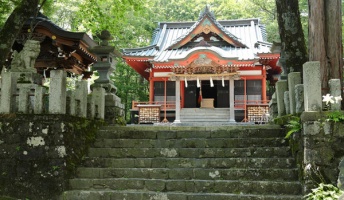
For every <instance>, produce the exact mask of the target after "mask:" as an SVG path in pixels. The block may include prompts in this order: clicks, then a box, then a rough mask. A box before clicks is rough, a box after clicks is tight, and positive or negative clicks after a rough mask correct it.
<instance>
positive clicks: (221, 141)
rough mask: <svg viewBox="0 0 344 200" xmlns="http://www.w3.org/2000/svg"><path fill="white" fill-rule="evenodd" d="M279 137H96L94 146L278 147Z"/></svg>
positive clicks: (281, 142)
mask: <svg viewBox="0 0 344 200" xmlns="http://www.w3.org/2000/svg"><path fill="white" fill-rule="evenodd" d="M286 145H287V143H286V142H285V140H284V139H281V138H212V139H209V138H183V139H97V140H96V142H95V143H94V147H111V148H208V147H210V148H248V147H280V146H286Z"/></svg>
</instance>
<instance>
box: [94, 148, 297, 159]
mask: <svg viewBox="0 0 344 200" xmlns="http://www.w3.org/2000/svg"><path fill="white" fill-rule="evenodd" d="M88 157H99V158H125V157H127V158H161V157H178V158H239V157H257V158H273V157H279V158H286V157H290V147H288V146H283V147H248V148H90V149H89V152H88Z"/></svg>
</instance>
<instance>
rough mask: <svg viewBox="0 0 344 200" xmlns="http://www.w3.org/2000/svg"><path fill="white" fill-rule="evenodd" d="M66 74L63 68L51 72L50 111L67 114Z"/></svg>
mask: <svg viewBox="0 0 344 200" xmlns="http://www.w3.org/2000/svg"><path fill="white" fill-rule="evenodd" d="M66 76H67V73H66V72H65V71H63V70H52V71H51V72H50V90H49V113H51V114H66Z"/></svg>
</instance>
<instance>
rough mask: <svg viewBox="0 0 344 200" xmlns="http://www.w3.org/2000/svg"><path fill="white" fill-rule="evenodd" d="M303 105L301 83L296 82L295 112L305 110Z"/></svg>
mask: <svg viewBox="0 0 344 200" xmlns="http://www.w3.org/2000/svg"><path fill="white" fill-rule="evenodd" d="M304 105H305V103H304V94H303V84H297V85H295V113H302V112H303V111H304V110H305V107H304Z"/></svg>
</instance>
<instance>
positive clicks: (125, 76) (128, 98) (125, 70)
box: [110, 60, 148, 120]
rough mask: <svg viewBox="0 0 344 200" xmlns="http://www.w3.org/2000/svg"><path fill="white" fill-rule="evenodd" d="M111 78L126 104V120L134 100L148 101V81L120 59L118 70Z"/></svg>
mask: <svg viewBox="0 0 344 200" xmlns="http://www.w3.org/2000/svg"><path fill="white" fill-rule="evenodd" d="M110 78H111V79H112V80H113V81H114V83H115V85H116V87H117V90H118V92H117V95H118V96H119V97H121V99H122V103H123V104H124V105H125V120H128V119H129V116H130V115H129V110H130V109H131V103H132V101H134V100H135V101H148V81H147V80H145V79H143V78H142V77H141V76H140V75H139V74H138V73H136V72H135V71H134V70H133V69H132V68H131V67H130V66H128V65H127V64H126V63H124V62H123V61H122V60H119V61H118V63H117V66H116V71H115V73H114V74H113V75H112V76H111V77H110Z"/></svg>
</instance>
